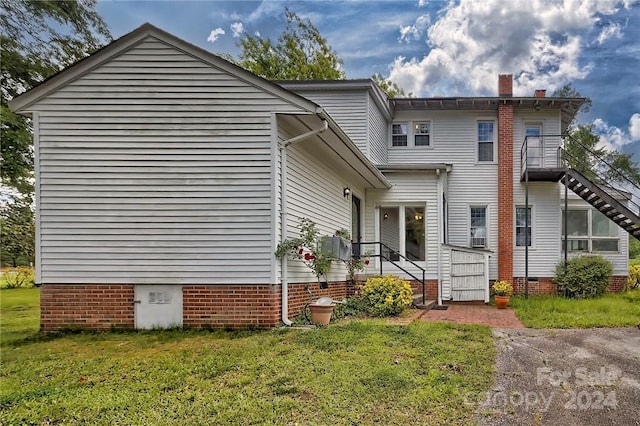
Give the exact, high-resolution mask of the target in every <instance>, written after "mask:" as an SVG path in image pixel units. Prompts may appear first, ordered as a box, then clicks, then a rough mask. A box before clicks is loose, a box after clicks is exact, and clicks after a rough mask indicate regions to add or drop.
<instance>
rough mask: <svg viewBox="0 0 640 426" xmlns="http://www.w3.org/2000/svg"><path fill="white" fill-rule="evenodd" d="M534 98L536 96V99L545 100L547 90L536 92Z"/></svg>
mask: <svg viewBox="0 0 640 426" xmlns="http://www.w3.org/2000/svg"><path fill="white" fill-rule="evenodd" d="M533 96H535V97H536V98H544V97H545V96H547V89H537V90H536V91H535V92H533Z"/></svg>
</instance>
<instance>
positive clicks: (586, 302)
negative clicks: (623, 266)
mask: <svg viewBox="0 0 640 426" xmlns="http://www.w3.org/2000/svg"><path fill="white" fill-rule="evenodd" d="M509 305H510V306H511V307H512V308H513V309H514V310H515V312H516V315H517V316H518V318H519V319H520V321H522V323H523V324H524V325H525V326H527V327H531V328H576V327H580V328H583V327H584V328H587V327H633V326H635V325H637V324H638V318H640V290H632V291H627V292H625V293H607V294H605V295H603V296H601V297H598V298H596V299H581V300H576V299H566V298H564V297H562V296H529V298H528V299H525V298H524V297H521V296H516V297H512V298H511V300H510V301H509Z"/></svg>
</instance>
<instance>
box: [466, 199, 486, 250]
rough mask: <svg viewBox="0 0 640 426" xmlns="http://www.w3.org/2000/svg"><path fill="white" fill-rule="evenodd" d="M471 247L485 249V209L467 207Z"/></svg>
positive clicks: (484, 207)
mask: <svg viewBox="0 0 640 426" xmlns="http://www.w3.org/2000/svg"><path fill="white" fill-rule="evenodd" d="M469 215H470V219H471V220H470V224H471V234H470V245H471V247H480V248H485V247H486V246H487V207H486V206H481V207H469Z"/></svg>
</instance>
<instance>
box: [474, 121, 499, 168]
mask: <svg viewBox="0 0 640 426" xmlns="http://www.w3.org/2000/svg"><path fill="white" fill-rule="evenodd" d="M494 124H495V123H494V122H493V121H478V161H491V162H493V151H494V150H493V145H494V143H495V131H494V129H495V125H494Z"/></svg>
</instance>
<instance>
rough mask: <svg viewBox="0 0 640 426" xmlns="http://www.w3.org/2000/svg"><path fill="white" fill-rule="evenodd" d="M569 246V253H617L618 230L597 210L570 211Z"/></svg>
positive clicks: (568, 225) (563, 233) (568, 215)
mask: <svg viewBox="0 0 640 426" xmlns="http://www.w3.org/2000/svg"><path fill="white" fill-rule="evenodd" d="M567 228H568V230H569V231H568V233H567V245H568V247H569V251H578V252H598V251H600V252H617V251H618V250H619V246H618V245H619V238H618V228H617V226H616V224H615V223H614V222H612V221H611V220H610V219H609V218H608V217H606V216H605V215H603V214H602V213H600V212H599V211H597V210H593V209H590V210H586V209H574V210H571V209H569V212H568V214H567ZM564 235H565V227H564V211H563V216H562V244H563V247H564Z"/></svg>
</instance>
